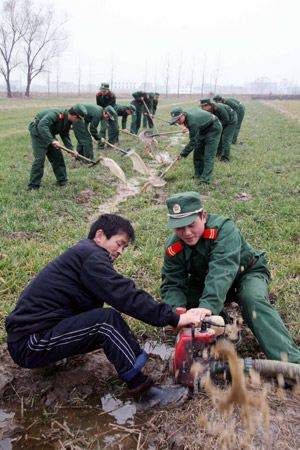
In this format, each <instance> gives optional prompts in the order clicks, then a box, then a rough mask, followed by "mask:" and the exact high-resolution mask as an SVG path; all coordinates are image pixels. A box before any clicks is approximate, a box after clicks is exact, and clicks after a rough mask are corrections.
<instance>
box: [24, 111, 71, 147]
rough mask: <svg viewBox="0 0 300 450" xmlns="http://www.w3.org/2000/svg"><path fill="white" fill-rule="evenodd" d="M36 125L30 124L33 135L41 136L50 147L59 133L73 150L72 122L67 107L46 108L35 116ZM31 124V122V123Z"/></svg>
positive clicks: (65, 143)
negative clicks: (69, 119)
mask: <svg viewBox="0 0 300 450" xmlns="http://www.w3.org/2000/svg"><path fill="white" fill-rule="evenodd" d="M34 124H35V127H33V128H32V127H31V126H29V129H30V131H31V133H32V135H33V136H34V135H36V136H38V137H40V138H41V139H42V140H43V141H44V143H45V145H46V146H47V147H48V146H49V145H51V144H52V142H53V141H54V140H56V137H55V136H56V135H59V136H60V137H61V139H62V141H63V143H64V145H65V146H66V147H68V148H69V149H70V150H73V145H72V141H71V138H70V128H71V125H72V123H71V122H69V121H68V110H67V109H59V108H53V109H46V110H45V111H42V112H40V113H39V114H37V115H36V116H35V119H34ZM30 125H31V124H30Z"/></svg>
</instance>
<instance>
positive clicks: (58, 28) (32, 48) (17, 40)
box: [0, 0, 68, 98]
mask: <svg viewBox="0 0 300 450" xmlns="http://www.w3.org/2000/svg"><path fill="white" fill-rule="evenodd" d="M42 3H43V6H41V5H40V4H39V3H35V2H34V0H6V1H4V2H3V4H2V7H1V18H0V74H1V75H2V76H3V77H4V79H5V83H6V90H7V97H9V98H10V97H12V96H13V93H12V91H11V73H12V71H13V70H14V69H15V68H16V67H20V68H21V69H22V71H23V72H24V73H25V75H26V89H25V96H26V97H29V95H30V87H31V83H32V81H33V80H34V78H35V77H37V75H39V74H40V73H41V72H45V71H46V70H47V68H48V66H49V64H50V62H51V60H53V59H54V58H57V57H58V56H60V54H61V53H62V51H63V50H64V49H65V48H66V43H67V39H68V34H67V32H66V31H65V30H64V25H65V23H66V22H67V20H68V19H67V17H66V16H65V17H64V18H60V19H59V18H58V17H57V16H56V14H55V11H54V6H53V5H52V4H50V3H49V4H45V3H44V2H42Z"/></svg>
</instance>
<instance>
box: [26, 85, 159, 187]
mask: <svg viewBox="0 0 300 450" xmlns="http://www.w3.org/2000/svg"><path fill="white" fill-rule="evenodd" d="M132 96H133V98H134V99H133V100H132V102H131V103H130V104H129V105H120V104H118V103H116V95H115V94H114V93H113V92H112V91H111V90H110V89H109V84H108V83H102V84H101V87H100V90H99V92H98V93H97V95H96V103H97V104H96V105H92V104H77V105H75V106H73V107H72V108H70V109H60V108H53V109H49V110H45V111H42V112H41V113H39V114H37V116H36V117H35V119H34V121H33V122H32V123H31V124H30V125H29V131H30V136H31V141H32V148H33V156H34V161H33V164H32V168H31V173H30V182H29V190H31V191H33V190H37V189H39V187H40V183H41V180H42V177H43V174H44V164H45V158H46V156H47V158H48V160H49V162H50V163H51V166H52V169H53V172H54V175H55V177H56V181H57V184H58V185H59V186H65V185H66V184H67V182H68V180H67V173H66V166H65V162H64V158H63V155H62V153H61V150H60V147H61V144H60V143H59V141H57V140H56V137H55V136H56V135H59V136H60V137H61V139H62V141H63V143H64V145H65V146H66V147H67V148H68V149H70V150H74V148H73V145H72V142H71V139H70V134H69V132H70V129H71V127H72V128H73V131H74V134H75V137H76V140H77V148H76V151H75V150H74V151H75V156H76V157H77V159H78V160H81V161H82V159H81V158H80V155H81V156H84V157H85V158H88V159H90V160H92V159H93V157H94V151H93V138H94V139H95V140H96V141H97V142H98V144H97V147H98V150H101V149H103V148H104V145H105V144H106V143H108V144H111V145H114V144H115V143H117V142H118V140H119V124H118V117H122V121H121V127H122V130H123V131H124V132H125V133H127V134H128V133H130V132H131V133H133V134H135V135H136V134H137V133H138V130H139V128H140V126H141V117H142V115H143V116H144V118H145V121H146V124H144V125H145V126H147V125H148V127H149V128H153V120H152V119H153V117H154V115H155V112H156V109H157V104H158V100H159V93H157V92H156V93H152V92H151V93H147V92H144V91H137V92H134V93H133V94H132ZM128 116H132V122H131V128H130V132H129V131H128V130H127V118H128ZM82 119H84V120H82ZM99 124H101V126H100V130H99ZM107 128H108V140H106V132H107Z"/></svg>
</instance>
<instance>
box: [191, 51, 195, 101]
mask: <svg viewBox="0 0 300 450" xmlns="http://www.w3.org/2000/svg"><path fill="white" fill-rule="evenodd" d="M194 72H195V57H194V56H193V65H192V73H191V84H190V97H191V96H192V93H193V85H194Z"/></svg>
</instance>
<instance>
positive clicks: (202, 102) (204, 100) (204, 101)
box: [199, 97, 211, 106]
mask: <svg viewBox="0 0 300 450" xmlns="http://www.w3.org/2000/svg"><path fill="white" fill-rule="evenodd" d="M206 105H211V101H210V98H209V97H205V98H201V99H200V105H199V106H206Z"/></svg>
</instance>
